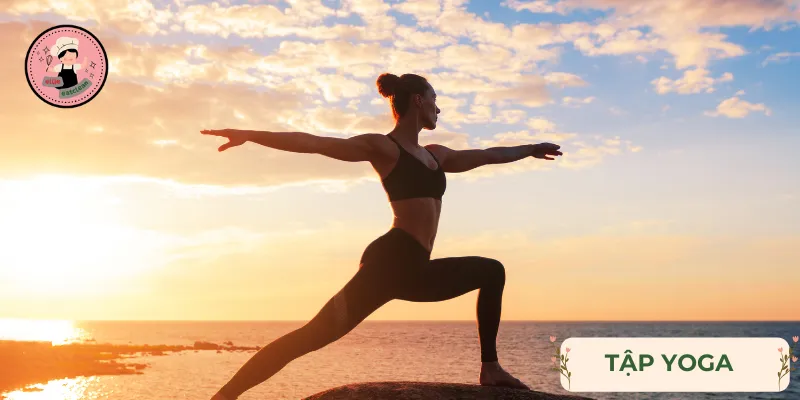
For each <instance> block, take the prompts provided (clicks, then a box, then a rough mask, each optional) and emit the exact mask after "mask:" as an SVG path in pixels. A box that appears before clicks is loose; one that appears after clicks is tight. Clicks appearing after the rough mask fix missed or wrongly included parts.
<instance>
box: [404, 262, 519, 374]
mask: <svg viewBox="0 0 800 400" xmlns="http://www.w3.org/2000/svg"><path fill="white" fill-rule="evenodd" d="M412 271H414V272H413V273H411V274H409V275H408V279H405V280H404V281H403V282H402V284H401V285H399V288H397V290H398V294H397V295H396V297H397V298H398V299H401V300H408V301H415V302H435V301H444V300H449V299H452V298H455V297H458V296H461V295H463V294H465V293H468V292H471V291H473V290H475V289H479V290H480V291H479V292H478V302H477V307H476V308H477V310H476V312H477V319H478V336H479V339H480V346H481V361H482V363H481V373H480V383H481V384H482V385H491V386H511V387H516V388H522V389H528V387H527V386H526V385H525V384H524V383H522V382H521V381H520V380H519V379H517V378H514V377H513V376H511V374H509V373H508V372H506V371H505V370H503V368H502V367H500V363H499V362H498V360H497V331H498V329H499V327H500V315H501V312H502V304H503V289H504V287H505V282H506V272H505V267H504V266H503V264H502V263H501V262H500V261H497V260H495V259H492V258H487V257H479V256H468V257H447V258H437V259H434V260H431V261H430V262H428V264H427V265H424V266H420V267H415V268H414V269H413V270H412Z"/></svg>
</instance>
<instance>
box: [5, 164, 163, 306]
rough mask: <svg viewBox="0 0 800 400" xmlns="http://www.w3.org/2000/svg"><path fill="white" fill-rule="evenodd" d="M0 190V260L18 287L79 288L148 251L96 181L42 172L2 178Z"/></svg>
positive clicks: (136, 263) (115, 273)
mask: <svg viewBox="0 0 800 400" xmlns="http://www.w3.org/2000/svg"><path fill="white" fill-rule="evenodd" d="M2 192H3V196H2V198H0V241H2V243H4V244H5V245H4V246H3V247H2V248H0V263H2V265H3V266H4V270H5V273H6V274H7V275H8V279H10V280H11V282H13V283H14V284H15V286H16V287H17V288H18V290H24V291H34V292H53V291H55V292H73V291H83V290H86V289H87V288H89V287H91V286H94V285H96V284H97V283H99V282H101V281H103V280H107V279H110V278H114V277H119V276H122V275H125V274H129V273H131V272H134V271H135V270H136V269H137V268H141V267H142V266H144V265H143V264H142V263H144V262H146V261H147V258H148V256H152V255H153V252H152V251H150V252H149V254H148V252H147V251H143V250H146V249H142V246H141V245H142V243H141V240H140V237H141V232H140V231H138V230H135V229H132V228H129V227H126V226H125V225H123V224H122V223H120V222H119V221H120V218H119V213H120V209H119V207H118V204H119V200H118V199H116V198H115V197H113V196H110V195H109V194H108V193H105V192H104V191H103V188H102V187H101V186H100V185H99V184H97V183H96V182H95V183H92V182H89V181H87V180H82V179H79V178H75V177H68V176H42V177H36V178H31V179H28V180H19V181H6V182H4V183H3V186H2ZM150 250H154V249H150Z"/></svg>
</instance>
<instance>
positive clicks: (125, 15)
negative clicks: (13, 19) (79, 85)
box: [0, 0, 175, 35]
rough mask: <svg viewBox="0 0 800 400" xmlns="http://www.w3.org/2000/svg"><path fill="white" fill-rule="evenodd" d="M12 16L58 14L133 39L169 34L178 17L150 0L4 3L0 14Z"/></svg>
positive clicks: (24, 0)
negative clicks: (95, 24) (96, 24)
mask: <svg viewBox="0 0 800 400" xmlns="http://www.w3.org/2000/svg"><path fill="white" fill-rule="evenodd" d="M3 12H5V13H8V14H11V15H42V14H44V15H46V14H55V15H60V16H63V17H66V18H67V19H68V20H71V21H73V22H81V23H83V22H86V21H95V22H97V23H99V24H101V25H102V26H103V27H104V28H105V29H113V30H117V31H120V32H123V33H126V34H131V35H138V34H144V35H156V34H159V33H166V32H167V30H166V28H167V26H168V25H169V24H171V23H173V22H175V14H174V13H173V12H172V11H170V10H169V9H167V8H156V5H154V4H153V2H151V1H148V0H82V1H76V2H64V1H60V0H5V1H3V2H0V13H3Z"/></svg>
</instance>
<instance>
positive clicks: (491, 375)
mask: <svg viewBox="0 0 800 400" xmlns="http://www.w3.org/2000/svg"><path fill="white" fill-rule="evenodd" d="M480 382H481V385H483V386H506V387H512V388H517V389H526V390H531V389H530V388H529V387H528V386H526V385H525V384H524V383H522V381H520V380H519V379H517V378H514V377H513V376H511V374H509V373H508V372H506V371H505V370H504V369H503V367H501V366H500V363H498V362H497V361H495V362H485V363H482V364H481V376H480Z"/></svg>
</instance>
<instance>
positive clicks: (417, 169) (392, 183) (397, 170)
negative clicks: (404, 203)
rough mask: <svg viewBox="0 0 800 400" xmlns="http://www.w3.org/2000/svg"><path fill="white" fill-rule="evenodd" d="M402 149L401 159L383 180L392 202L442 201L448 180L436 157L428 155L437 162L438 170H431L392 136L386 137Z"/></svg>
mask: <svg viewBox="0 0 800 400" xmlns="http://www.w3.org/2000/svg"><path fill="white" fill-rule="evenodd" d="M386 136H388V137H389V139H392V141H393V142H394V143H395V144H397V147H399V148H400V157H399V158H398V159H397V163H396V164H395V166H394V169H392V171H391V172H389V175H387V176H386V178H384V179H382V180H381V183H382V184H383V188H384V189H385V190H386V194H388V195H389V200H390V201H395V200H404V199H412V198H418V197H431V198H434V199H437V200H441V199H442V195H444V191H445V189H446V188H447V179H446V178H445V176H444V171H443V170H442V166H441V165H440V164H439V160H438V159H437V158H436V156H434V155H433V153H431V151H430V150H428V149H425V150H428V153H430V155H431V156H432V157H433V159H434V160H436V169H435V170H431V169H430V168H428V166H427V165H425V163H423V162H422V161H420V160H419V159H418V158H416V157H414V156H413V155H411V153H409V152H407V151H406V150H405V149H404V148H403V146H400V143H397V140H395V139H394V138H393V137H392V135H386Z"/></svg>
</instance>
